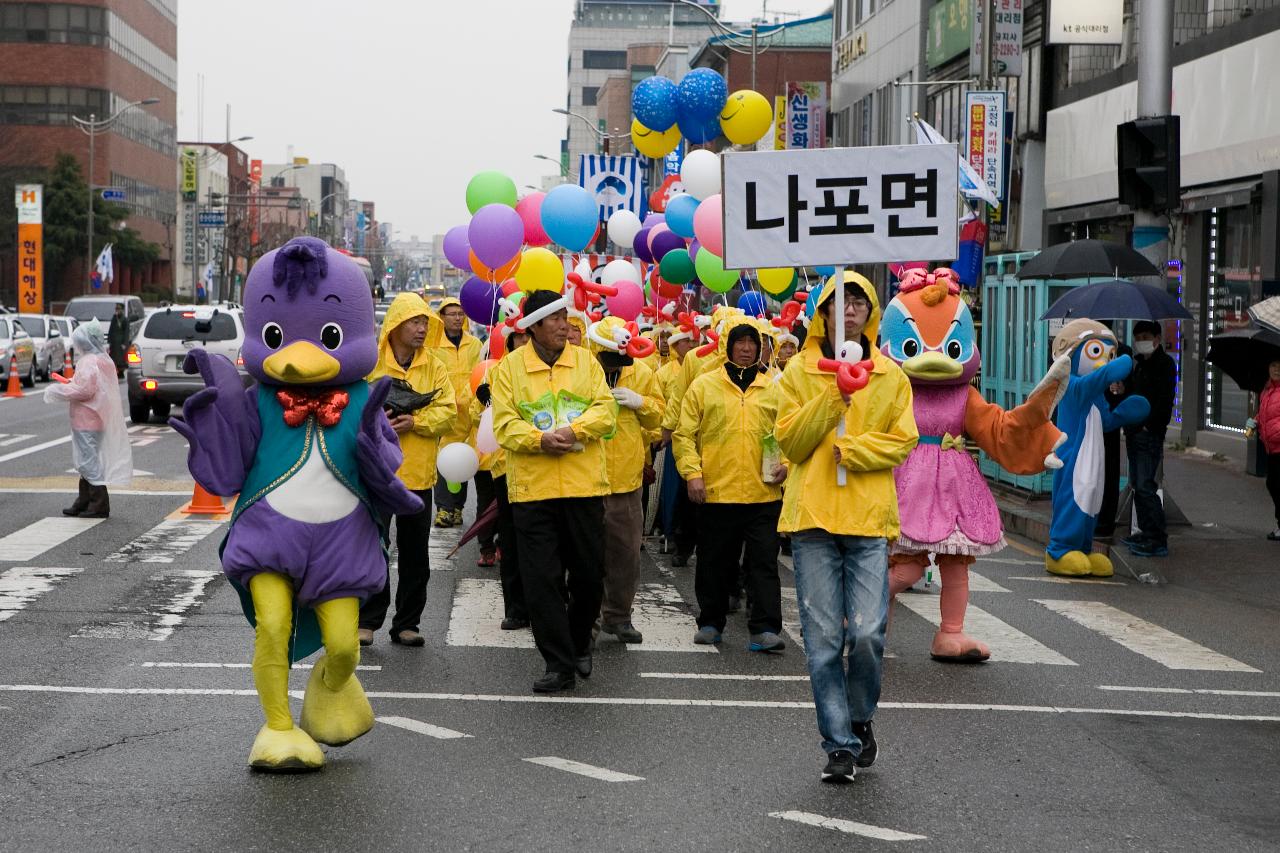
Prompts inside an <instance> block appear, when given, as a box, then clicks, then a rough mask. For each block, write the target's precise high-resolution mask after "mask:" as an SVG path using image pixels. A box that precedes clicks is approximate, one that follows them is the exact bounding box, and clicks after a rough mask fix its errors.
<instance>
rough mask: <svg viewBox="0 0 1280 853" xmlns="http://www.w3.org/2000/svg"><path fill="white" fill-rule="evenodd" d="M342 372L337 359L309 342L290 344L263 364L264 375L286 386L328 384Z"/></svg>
mask: <svg viewBox="0 0 1280 853" xmlns="http://www.w3.org/2000/svg"><path fill="white" fill-rule="evenodd" d="M341 370H342V364H341V363H339V361H338V360H337V359H336V358H334V357H333V356H331V355H329V354H328V353H327V352H325V351H324V350H322V349H320V347H318V346H316V345H315V344H313V343H309V342H307V341H297V342H295V343H292V344H289V345H288V346H287V347H285V348H284V349H282V350H280V351H279V352H278V353H275V354H274V355H272V356H270V357H268V358H267V360H266V361H264V362H262V372H263V373H265V374H267V375H268V376H270V377H271V378H272V379H275V380H276V381H278V382H283V383H285V384H286V385H311V384H316V383H320V382H327V381H328V380H330V379H332V378H333V377H335V376H337V375H338V372H339V371H341Z"/></svg>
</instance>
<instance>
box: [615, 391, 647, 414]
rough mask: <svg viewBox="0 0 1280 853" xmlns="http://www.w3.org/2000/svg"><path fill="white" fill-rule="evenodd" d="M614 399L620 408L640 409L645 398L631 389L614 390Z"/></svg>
mask: <svg viewBox="0 0 1280 853" xmlns="http://www.w3.org/2000/svg"><path fill="white" fill-rule="evenodd" d="M613 399H614V400H615V401H616V402H617V404H618V405H619V406H625V407H626V408H628V409H638V408H640V407H641V406H643V405H644V397H641V396H640V395H639V394H637V393H636V392H635V391H632V390H631V389H630V388H614V389H613Z"/></svg>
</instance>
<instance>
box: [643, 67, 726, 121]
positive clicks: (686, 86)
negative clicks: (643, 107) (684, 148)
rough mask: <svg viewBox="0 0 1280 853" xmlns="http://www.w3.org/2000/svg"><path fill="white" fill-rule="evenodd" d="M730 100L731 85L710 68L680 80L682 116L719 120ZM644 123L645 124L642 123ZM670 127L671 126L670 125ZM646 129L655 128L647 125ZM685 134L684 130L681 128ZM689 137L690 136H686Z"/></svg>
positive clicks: (695, 71)
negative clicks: (726, 103)
mask: <svg viewBox="0 0 1280 853" xmlns="http://www.w3.org/2000/svg"><path fill="white" fill-rule="evenodd" d="M727 100H729V84H728V83H726V82H725V80H724V78H723V77H721V76H720V75H719V74H718V73H717V72H715V71H712V70H711V69H710V68H695V69H693V70H692V71H690V72H689V73H688V74H686V75H684V77H683V78H682V79H681V80H680V86H679V88H678V89H677V93H676V103H677V105H678V106H679V109H680V116H681V117H682V118H683V117H685V116H688V117H690V118H694V119H701V120H702V121H704V122H705V121H706V120H707V119H719V117H720V111H721V110H723V109H724V104H725V101H727ZM642 123H643V122H642ZM668 126H670V125H668ZM645 127H653V125H648V124H646V125H645ZM680 132H681V133H684V128H681V130H680ZM685 135H686V136H688V134H685Z"/></svg>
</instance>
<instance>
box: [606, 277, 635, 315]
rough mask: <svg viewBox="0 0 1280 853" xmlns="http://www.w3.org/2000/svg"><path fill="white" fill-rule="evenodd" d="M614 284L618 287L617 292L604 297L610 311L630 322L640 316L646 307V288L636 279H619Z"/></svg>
mask: <svg viewBox="0 0 1280 853" xmlns="http://www.w3.org/2000/svg"><path fill="white" fill-rule="evenodd" d="M613 286H614V287H616V288H618V292H617V294H615V295H614V296H606V297H605V298H604V304H605V305H606V306H607V307H608V309H609V313H610V314H611V315H612V316H614V317H621V318H622V319H623V320H626V321H628V322H630V321H631V320H634V319H635V318H636V317H638V316H640V311H641V309H643V308H644V288H642V287H641V286H640V285H638V284H636V283H635V282H634V281H618V282H614V285H613Z"/></svg>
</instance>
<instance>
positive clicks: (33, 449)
mask: <svg viewBox="0 0 1280 853" xmlns="http://www.w3.org/2000/svg"><path fill="white" fill-rule="evenodd" d="M140 429H142V427H140V426H132V427H129V428H128V429H127V430H125V431H126V432H130V433H134V432H137V431H138V430H140ZM70 441H71V436H69V435H64V436H63V437H62V438H55V439H53V440H52V441H46V442H44V443H42V444H33V445H32V446H30V447H24V448H22V449H21V450H15V451H13V452H12V453H6V454H5V455H3V456H0V462H8V461H9V460H11V459H20V458H21V457H23V456H30V455H31V454H32V453H39V452H40V451H41V450H48V449H49V448H50V447H57V446H58V445H59V444H67V443H69V442H70ZM114 493H115V492H114V491H113V492H112V494H114Z"/></svg>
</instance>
